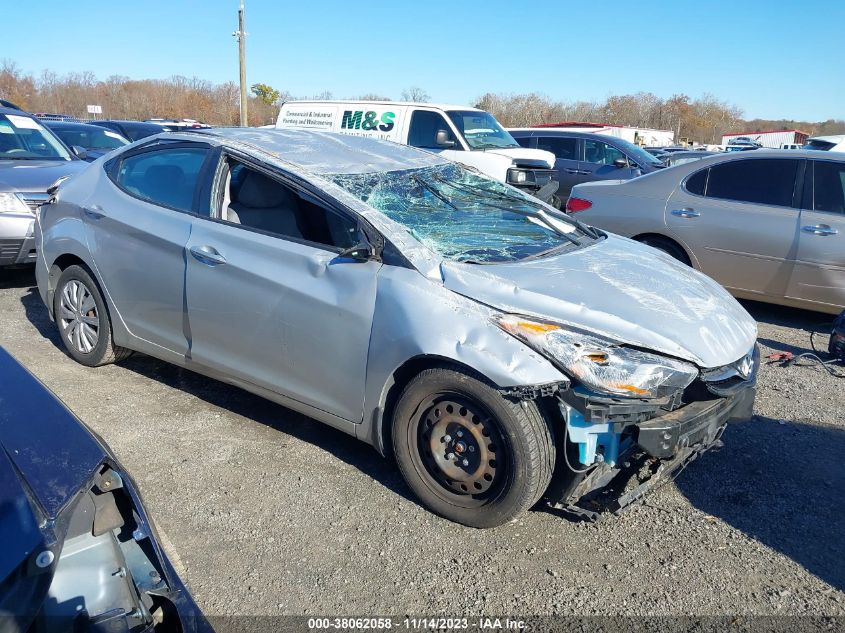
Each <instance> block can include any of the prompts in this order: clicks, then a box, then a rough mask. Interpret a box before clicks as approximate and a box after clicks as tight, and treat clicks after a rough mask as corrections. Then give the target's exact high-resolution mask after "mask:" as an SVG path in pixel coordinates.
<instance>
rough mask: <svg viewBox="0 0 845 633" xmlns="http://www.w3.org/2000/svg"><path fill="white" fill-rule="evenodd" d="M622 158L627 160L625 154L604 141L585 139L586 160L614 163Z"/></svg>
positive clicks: (589, 161) (602, 163)
mask: <svg viewBox="0 0 845 633" xmlns="http://www.w3.org/2000/svg"><path fill="white" fill-rule="evenodd" d="M620 158H621V159H622V160H624V161H626V162H627V160H628V159H627V158H626V156H625V154H623V153H622V152H620V151H619V150H618V149H616V148H615V147H613V146H612V145H608V144H607V143H603V142H602V141H594V140H592V139H588V140H585V141H584V160H586V161H587V162H588V163H595V164H597V165H612V164H613V161H615V160H619V159H620Z"/></svg>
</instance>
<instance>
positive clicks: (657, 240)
mask: <svg viewBox="0 0 845 633" xmlns="http://www.w3.org/2000/svg"><path fill="white" fill-rule="evenodd" d="M637 240H638V241H639V242H642V243H643V244H646V245H648V246H651V247H652V248H656V249H657V250H659V251H663V252H664V253H666V254H667V255H670V256H671V257H674V258H675V259H677V260H678V261H679V262H681V263H682V264H686V265H687V266H689V265H690V259H689V256H688V255H687V253H686V251H685V250H684V249H683V248H682V247H681V245H680V244H678V243H677V242H675V241H673V240H670V239H669V238H667V237H660V236H659V235H647V236H645V237H641V238H637Z"/></svg>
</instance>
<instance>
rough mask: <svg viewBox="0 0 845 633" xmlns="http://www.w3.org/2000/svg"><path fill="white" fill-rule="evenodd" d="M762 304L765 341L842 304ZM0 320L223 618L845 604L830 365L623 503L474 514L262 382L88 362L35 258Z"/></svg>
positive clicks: (797, 336)
mask: <svg viewBox="0 0 845 633" xmlns="http://www.w3.org/2000/svg"><path fill="white" fill-rule="evenodd" d="M746 307H747V308H748V309H749V311H750V312H751V313H752V315H753V316H754V317H755V318H756V319H757V320H758V322H759V327H760V343H761V345H762V348H763V353H764V354H769V353H771V352H772V351H781V350H788V351H793V352H798V351H807V350H808V348H809V335H808V333H807V332H806V331H804V328H807V327H810V326H812V325H814V324H817V323H819V322H823V321H830V317H829V316H827V315H820V314H815V313H811V312H804V311H799V310H789V309H783V308H776V307H768V306H764V305H762V304H753V303H747V304H746ZM0 324H2V325H0V345H3V346H4V347H5V348H6V349H7V350H8V351H9V352H11V353H12V354H13V355H14V356H15V357H16V358H17V359H18V360H20V361H21V362H22V363H23V364H24V365H25V366H26V367H27V368H29V369H30V371H32V372H33V373H34V374H35V375H36V376H38V377H39V378H40V379H41V380H42V381H43V382H44V383H45V384H46V385H47V386H48V387H50V388H51V389H52V390H53V391H54V392H55V393H56V394H58V396H59V397H60V398H62V399H63V400H64V401H65V402H66V403H67V405H68V406H69V407H70V408H71V409H72V410H73V411H74V412H75V413H76V414H77V415H79V416H80V417H81V418H82V419H83V420H84V421H85V422H86V423H87V424H88V425H89V426H90V427H91V428H93V429H94V430H95V431H96V432H97V433H99V434H100V435H101V436H102V437H103V438H104V439H105V440H106V441H107V442H108V443H109V444H110V445H111V447H112V449H113V450H114V451H115V453H116V454H117V455H118V457H119V459H120V460H121V461H122V463H123V465H124V466H126V467H127V468H128V469H129V471H130V472H131V473H132V475H133V476H134V478H135V479H136V481H137V482H138V484H139V485H140V487H141V490H142V492H143V494H144V497H145V500H146V503H147V505H148V506H149V510H150V511H151V513H152V515H153V516H154V517H155V520H156V522H157V524H158V525H159V526H160V527H161V529H162V531H163V532H164V533H165V534H166V538H167V541H168V542H169V548H170V549H171V550H172V551H174V552H175V553H176V554H177V555H178V558H179V562H180V564H181V567H182V570H183V577H184V579H185V580H186V582H187V584H188V585H189V587H190V588H191V590H192V592H193V594H194V596H195V598H196V600H197V602H198V603H199V605H200V607H201V608H202V609H203V610H204V611H205V612H206V613H207V614H210V615H225V614H249V615H265V614H273V615H276V614H308V615H327V614H346V615H375V614H387V615H402V614H426V615H431V614H449V615H469V614H475V615H478V614H482V613H485V614H488V613H492V614H523V615H548V614H578V615H588V614H630V615H645V614H655V615H662V614H667V615H669V614H695V615H715V614H725V615H752V614H755V615H760V614H771V615H784V614H793V615H799V614H830V615H843V614H845V592H844V591H845V467H844V466H843V459H845V458H843V456H845V420H843V414H845V381H843V380H837V379H835V378H833V377H831V376H829V375H827V374H826V373H825V372H823V371H822V370H821V369H819V368H818V367H796V366H793V367H789V368H783V367H779V366H777V365H766V366H764V367H763V368H762V370H761V374H760V389H759V395H758V399H757V403H756V408H755V414H756V415H755V417H754V418H753V420H752V421H751V422H748V423H743V424H737V425H734V426H731V427H729V429H728V431H727V432H726V434H725V436H724V441H725V447H724V448H723V449H722V450H720V451H718V452H711V453H708V454H707V455H705V456H704V457H702V458H701V459H700V460H698V461H696V462H695V463H693V464H691V465H690V467H689V468H687V470H686V471H685V472H684V473H683V474H682V475H681V476H680V477H679V479H678V480H677V481H676V482H674V483H673V484H669V485H667V486H664V487H663V488H662V489H660V490H659V491H658V492H657V493H656V494H655V495H653V496H651V497H649V498H648V499H647V500H646V502H645V503H644V504H643V505H639V506H637V507H635V508H633V509H632V510H631V511H630V512H628V513H627V514H625V515H623V516H621V517H618V518H614V519H612V520H610V521H607V522H603V523H599V524H584V523H573V522H570V521H568V520H566V519H565V518H562V517H561V516H559V515H557V514H555V513H553V512H549V511H545V510H541V509H537V510H533V511H531V512H529V513H527V514H526V515H524V516H522V518H521V519H520V520H518V521H516V522H513V523H511V524H508V525H506V526H503V527H501V528H497V529H493V530H485V531H479V530H473V529H469V528H465V527H462V526H459V525H455V524H452V523H449V522H447V521H445V520H443V519H440V518H438V517H436V516H434V515H432V514H430V513H428V512H427V511H425V510H424V509H423V508H421V507H420V506H419V505H418V504H417V503H416V502H415V501H414V499H413V498H412V497H411V494H410V492H409V490H408V489H407V488H406V486H405V485H404V483H403V482H402V480H401V478H400V477H399V474H398V472H397V470H396V468H395V467H394V465H393V464H391V463H390V462H388V461H386V460H384V459H382V458H381V457H380V456H379V455H378V454H377V453H376V452H375V451H374V450H373V449H371V448H369V447H367V446H366V445H364V444H362V443H359V442H357V441H355V440H354V439H352V438H350V437H348V436H346V435H344V434H342V433H340V432H337V431H334V430H332V429H330V428H328V427H326V426H323V425H321V424H319V423H318V422H315V421H313V420H310V419H308V418H306V417H303V416H302V415H300V414H297V413H294V412H292V411H289V410H287V409H285V408H283V407H280V406H277V405H275V404H271V403H269V402H267V401H265V400H262V399H261V398H259V397H257V396H253V395H250V394H248V393H246V392H244V391H242V390H240V389H237V388H234V387H230V386H228V385H225V384H222V383H219V382H215V381H213V380H209V379H207V378H204V377H202V376H199V375H196V374H194V373H191V372H188V371H184V370H182V369H178V368H176V367H173V366H170V365H167V364H165V363H163V362H160V361H157V360H154V359H152V358H149V357H145V356H139V355H136V356H134V357H132V358H130V359H128V360H126V361H124V362H122V363H120V364H119V365H112V366H107V367H101V368H98V369H89V368H86V367H83V366H81V365H79V364H77V363H75V362H74V361H73V360H71V359H70V358H69V357H68V356H67V355H65V354H64V352H63V351H62V349H61V348H60V342H59V339H58V336H57V333H56V329H55V327H54V325H53V324H52V323H51V322H50V320H49V318H48V316H47V311H46V309H45V307H44V306H43V304H42V303H41V300H40V298H39V297H38V293H37V291H36V289H35V288H34V278H33V276H32V273H31V271H0ZM819 340H820V341H821V340H825V339H824V337H822V338H821V339H819ZM825 345H826V341H825ZM840 372H841V373H845V368H840Z"/></svg>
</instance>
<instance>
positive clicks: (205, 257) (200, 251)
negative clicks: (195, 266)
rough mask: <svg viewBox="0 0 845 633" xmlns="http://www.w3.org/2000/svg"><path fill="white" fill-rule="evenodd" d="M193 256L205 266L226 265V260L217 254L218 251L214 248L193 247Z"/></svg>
mask: <svg viewBox="0 0 845 633" xmlns="http://www.w3.org/2000/svg"><path fill="white" fill-rule="evenodd" d="M191 255H193V256H194V257H195V258H196V259H197V260H199V261H201V262H202V263H203V264H208V265H209V266H217V265H219V264H225V263H226V258H225V257H223V256H222V255H221V254H220V253H219V252H217V249H216V248H214V247H213V246H192V247H191Z"/></svg>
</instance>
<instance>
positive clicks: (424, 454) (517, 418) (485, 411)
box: [393, 368, 555, 528]
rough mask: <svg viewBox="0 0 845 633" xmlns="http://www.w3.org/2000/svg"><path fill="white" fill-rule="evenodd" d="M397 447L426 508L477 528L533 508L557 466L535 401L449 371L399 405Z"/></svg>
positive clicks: (431, 376) (422, 382)
mask: <svg viewBox="0 0 845 633" xmlns="http://www.w3.org/2000/svg"><path fill="white" fill-rule="evenodd" d="M393 448H394V453H395V455H396V460H397V463H398V465H399V470H400V471H401V472H402V475H403V477H404V478H405V481H406V482H407V483H408V485H409V486H410V487H411V489H412V490H413V491H414V493H415V494H416V495H417V497H418V498H419V499H420V501H421V502H422V503H423V505H424V506H425V507H426V508H428V509H429V510H431V511H432V512H435V513H437V514H439V515H441V516H443V517H445V518H447V519H451V520H452V521H456V522H458V523H463V524H464V525H469V526H471V527H478V528H485V527H494V526H497V525H501V524H503V523H506V522H507V521H510V520H511V519H513V518H514V517H515V516H517V515H518V514H520V513H521V512H523V511H524V510H526V509H528V508H530V507H531V506H532V505H534V504H535V503H536V502H537V501H538V500H539V498H540V496H541V495H542V494H543V492H545V490H546V488H547V487H548V484H549V481H550V480H551V475H552V468H553V466H554V459H555V455H554V442H553V440H552V435H551V430H550V428H549V425H548V424H547V423H546V420H545V419H544V418H543V416H542V415H541V413H540V411H539V410H538V408H537V406H536V405H535V404H534V403H533V402H528V401H525V402H514V401H511V400H508V399H507V398H505V397H503V396H502V395H501V394H500V393H499V392H498V391H497V390H496V389H494V388H493V387H491V386H490V385H488V384H487V383H486V382H484V381H483V380H481V379H479V378H476V377H474V376H470V375H467V374H465V373H461V372H459V371H455V370H452V369H447V368H435V369H428V370H426V371H424V372H422V373H421V374H420V375H418V376H417V377H416V378H414V379H413V380H412V381H411V382H410V383H409V384H408V386H407V387H406V388H405V390H404V391H403V392H402V395H401V396H400V398H399V401H398V402H397V405H396V408H395V411H394V416H393Z"/></svg>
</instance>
